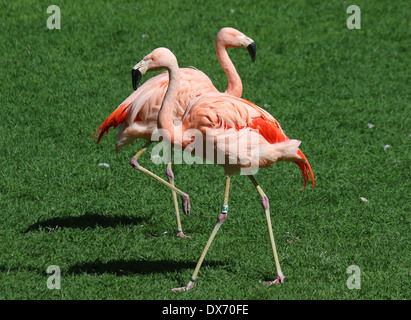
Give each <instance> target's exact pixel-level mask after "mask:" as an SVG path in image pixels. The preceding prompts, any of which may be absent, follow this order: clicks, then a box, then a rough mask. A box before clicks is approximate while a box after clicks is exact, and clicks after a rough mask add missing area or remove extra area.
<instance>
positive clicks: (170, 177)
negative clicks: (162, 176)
mask: <svg viewBox="0 0 411 320" xmlns="http://www.w3.org/2000/svg"><path fill="white" fill-rule="evenodd" d="M166 175H167V178H168V181H169V182H170V184H171V185H172V186H174V173H173V170H172V169H171V163H168V164H167V170H166ZM171 194H172V196H173V202H174V210H175V213H176V219H177V236H178V237H180V238H188V237H187V236H186V235H185V234H184V232H183V229H182V227H181V221H180V212H179V209H178V203H177V195H176V192H175V191H174V190H171ZM187 196H188V195H187ZM185 205H186V206H187V205H189V198H187V200H186V202H185ZM183 206H184V200H183ZM184 212H188V214H190V210H187V208H186V209H185V210H184Z"/></svg>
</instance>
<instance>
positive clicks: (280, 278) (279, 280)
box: [263, 274, 285, 286]
mask: <svg viewBox="0 0 411 320" xmlns="http://www.w3.org/2000/svg"><path fill="white" fill-rule="evenodd" d="M284 279H285V277H284V275H282V274H281V275H278V276H277V278H276V279H275V280H273V281H264V282H263V285H265V286H271V285H273V284H281V283H284Z"/></svg>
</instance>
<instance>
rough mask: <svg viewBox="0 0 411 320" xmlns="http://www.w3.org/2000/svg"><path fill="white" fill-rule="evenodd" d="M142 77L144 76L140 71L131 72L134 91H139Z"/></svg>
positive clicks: (133, 70)
mask: <svg viewBox="0 0 411 320" xmlns="http://www.w3.org/2000/svg"><path fill="white" fill-rule="evenodd" d="M142 76H143V75H142V74H141V72H140V70H138V69H134V68H133V69H132V70H131V80H132V82H133V89H134V90H137V88H138V84H139V82H140V80H141V77H142Z"/></svg>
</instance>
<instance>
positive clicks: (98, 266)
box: [67, 260, 224, 276]
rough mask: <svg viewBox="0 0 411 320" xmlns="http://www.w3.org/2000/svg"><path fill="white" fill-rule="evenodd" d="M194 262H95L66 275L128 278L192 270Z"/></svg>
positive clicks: (77, 266)
mask: <svg viewBox="0 0 411 320" xmlns="http://www.w3.org/2000/svg"><path fill="white" fill-rule="evenodd" d="M204 265H208V266H211V267H215V266H218V265H224V263H221V262H216V261H208V262H204ZM195 266H196V262H185V261H172V260H160V261H148V260H132V261H125V260H113V261H107V262H101V261H95V262H87V263H80V264H75V265H73V266H71V267H70V268H69V269H68V270H67V273H68V274H83V273H86V274H104V273H109V274H114V275H117V276H128V275H132V274H152V273H168V272H176V271H181V270H183V269H194V268H195Z"/></svg>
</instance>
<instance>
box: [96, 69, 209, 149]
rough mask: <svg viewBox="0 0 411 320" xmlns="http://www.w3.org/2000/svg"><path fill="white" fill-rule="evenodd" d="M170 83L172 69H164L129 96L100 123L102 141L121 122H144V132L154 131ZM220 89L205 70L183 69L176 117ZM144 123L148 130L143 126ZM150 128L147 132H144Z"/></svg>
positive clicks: (143, 133) (130, 123) (141, 124)
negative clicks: (207, 94)
mask: <svg viewBox="0 0 411 320" xmlns="http://www.w3.org/2000/svg"><path fill="white" fill-rule="evenodd" d="M168 83H169V77H168V72H167V71H164V72H162V73H160V74H158V75H157V76H155V77H153V78H150V79H149V80H147V81H146V82H145V83H144V84H143V85H142V86H141V87H139V88H138V89H137V90H136V91H134V92H133V93H132V94H130V96H129V97H128V98H127V99H125V100H124V101H123V102H122V103H121V104H120V105H119V106H118V107H117V108H116V109H115V110H114V111H113V112H112V113H111V115H110V116H108V117H107V119H106V120H104V122H103V123H102V124H101V125H100V126H99V127H98V129H97V130H96V132H95V133H94V135H93V138H94V136H95V135H96V134H98V135H99V136H98V140H97V143H100V141H101V139H102V137H103V136H104V134H105V133H107V134H108V132H109V131H110V129H111V128H114V129H115V128H116V127H117V126H119V125H121V124H126V125H127V126H132V125H133V123H134V122H140V130H139V132H140V135H141V136H142V137H143V136H146V135H150V134H151V132H152V130H154V128H155V127H156V125H157V116H158V112H159V111H160V108H161V103H162V101H163V98H164V96H165V94H166V92H167V88H168ZM214 91H215V92H216V91H217V89H216V88H215V87H214V85H213V84H212V82H211V80H210V79H209V78H208V77H207V76H206V75H205V74H204V73H203V72H202V71H199V70H196V69H193V68H181V69H180V90H179V94H178V98H177V101H176V104H175V106H176V107H175V110H174V111H175V117H181V116H182V115H183V113H184V111H185V108H186V106H187V105H188V103H189V101H190V100H191V99H193V98H195V97H197V96H200V95H202V94H204V93H207V92H214ZM141 126H143V127H144V128H146V129H147V130H143V129H142V128H141ZM144 131H147V132H144Z"/></svg>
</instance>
